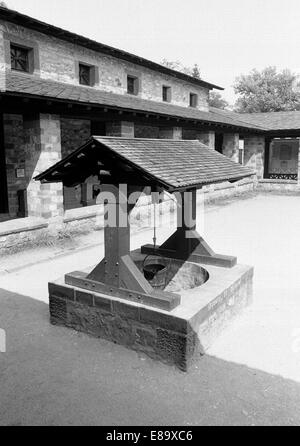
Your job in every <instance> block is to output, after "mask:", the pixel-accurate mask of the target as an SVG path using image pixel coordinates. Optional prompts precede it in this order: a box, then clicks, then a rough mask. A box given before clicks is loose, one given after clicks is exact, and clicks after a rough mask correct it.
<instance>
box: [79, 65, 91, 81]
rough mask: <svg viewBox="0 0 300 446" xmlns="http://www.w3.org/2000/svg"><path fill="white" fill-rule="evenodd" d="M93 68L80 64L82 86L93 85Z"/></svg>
mask: <svg viewBox="0 0 300 446" xmlns="http://www.w3.org/2000/svg"><path fill="white" fill-rule="evenodd" d="M91 71H92V69H91V67H89V66H88V65H83V64H79V83H80V84H81V85H89V86H91V85H92V76H91Z"/></svg>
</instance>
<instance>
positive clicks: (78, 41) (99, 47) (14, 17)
mask: <svg viewBox="0 0 300 446" xmlns="http://www.w3.org/2000/svg"><path fill="white" fill-rule="evenodd" d="M0 19H1V20H6V21H9V22H12V23H15V24H16V25H21V26H25V27H27V28H29V29H32V30H35V31H37V32H40V33H43V34H46V35H49V36H52V37H55V38H57V39H61V40H65V41H67V42H70V43H71V44H73V45H79V46H82V47H84V48H88V49H90V50H93V51H96V52H99V53H100V54H107V55H110V56H112V57H115V58H118V59H121V60H126V61H128V62H131V63H133V64H136V65H140V66H143V67H147V68H150V69H151V70H154V71H158V72H160V73H164V74H166V75H169V76H172V77H176V78H177V79H182V80H185V81H187V82H191V83H193V84H196V85H199V86H201V87H204V88H209V89H210V90H212V89H214V88H215V89H217V90H224V88H222V87H219V86H218V85H215V84H211V83H210V82H206V81H204V80H202V79H197V78H195V77H192V76H189V75H187V74H185V73H182V72H180V71H176V70H172V69H170V68H168V67H165V66H163V65H160V64H158V63H156V62H152V61H151V60H148V59H145V58H143V57H140V56H137V55H135V54H131V53H128V52H127V51H123V50H120V49H118V48H114V47H111V46H109V45H105V44H103V43H100V42H97V41H95V40H91V39H88V38H87V37H84V36H80V35H79V34H75V33H72V32H70V31H67V30H64V29H62V28H58V27H57V26H53V25H50V24H49V23H45V22H42V21H40V20H37V19H35V18H33V17H30V16H27V15H25V14H21V13H20V12H18V11H14V10H12V9H9V8H6V7H2V6H0Z"/></svg>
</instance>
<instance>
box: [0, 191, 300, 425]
mask: <svg viewBox="0 0 300 446" xmlns="http://www.w3.org/2000/svg"><path fill="white" fill-rule="evenodd" d="M298 203H299V197H293V196H274V195H268V196H264V195H259V196H257V197H253V198H251V199H248V200H243V201H235V202H232V203H231V204H229V205H228V206H217V207H214V208H209V209H208V210H207V212H206V216H205V233H206V234H205V236H206V238H207V240H208V241H209V242H210V243H211V245H212V246H213V247H214V248H215V249H216V250H217V251H219V252H220V253H226V254H237V255H238V256H239V261H240V262H241V263H248V264H254V265H255V268H256V277H255V303H254V305H253V307H252V308H251V309H250V310H248V311H247V312H245V313H244V314H243V315H242V316H241V317H240V318H239V319H238V320H237V321H236V322H235V323H234V324H233V325H232V326H231V327H230V328H229V329H228V330H226V331H225V332H224V333H223V335H222V337H221V338H220V339H219V340H218V341H217V342H216V343H215V344H214V346H213V347H212V348H211V350H210V352H209V355H208V356H206V357H205V358H203V359H202V360H201V361H199V362H198V363H197V364H195V366H194V367H193V369H192V370H191V372H190V373H189V374H183V373H181V372H179V371H177V370H176V369H173V368H168V367H166V366H164V365H162V364H160V363H157V362H153V361H151V360H149V359H147V358H145V357H143V356H139V355H137V354H136V353H134V352H131V351H128V350H126V349H124V348H122V347H119V346H117V345H113V344H110V343H108V342H105V341H101V340H100V341H99V340H95V339H92V338H89V337H88V336H85V335H82V334H78V333H75V332H72V331H70V330H67V329H64V328H57V327H52V326H50V324H49V322H48V307H47V304H46V302H47V282H48V280H52V279H55V278H57V277H58V276H60V275H62V274H63V273H65V272H69V271H72V270H75V269H80V268H83V267H86V266H88V265H92V264H94V263H95V262H96V261H97V260H98V258H99V257H100V258H101V255H102V251H103V249H102V246H101V245H100V246H96V247H95V248H93V249H89V250H86V251H82V252H81V253H80V255H76V254H74V253H73V254H70V255H68V256H67V257H64V258H59V259H57V260H54V261H49V262H46V263H41V264H39V265H36V266H32V267H30V268H27V269H24V270H22V271H18V272H17V273H13V274H8V275H5V276H0V287H1V290H0V299H1V300H0V327H1V328H3V329H5V330H6V332H7V349H8V351H7V353H5V354H1V353H0V382H1V386H0V424H2V425H14V424H16V425H28V424H34V425H45V424H46V425H78V424H80V425H114V426H117V425H172V424H173V425H177V424H178V425H182V424H183V425H261V424H263V425H281V424H283V425H289V424H292V425H295V424H296V425H298V424H300V384H299V383H300V296H299V294H300V291H299V290H300V274H299V272H298V271H299V270H300V260H299V256H298V253H299V252H300V249H299V248H300V238H299V236H298V228H299V223H300V210H299V204H298ZM171 231H172V228H171V227H170V225H164V228H163V229H162V231H161V238H164V237H166V236H167V234H168V233H169V232H171ZM100 237H101V233H99V238H100ZM151 237H152V234H151V232H147V233H145V232H143V233H139V234H137V235H136V236H135V237H134V246H139V245H140V244H141V243H145V242H148V241H150V240H151Z"/></svg>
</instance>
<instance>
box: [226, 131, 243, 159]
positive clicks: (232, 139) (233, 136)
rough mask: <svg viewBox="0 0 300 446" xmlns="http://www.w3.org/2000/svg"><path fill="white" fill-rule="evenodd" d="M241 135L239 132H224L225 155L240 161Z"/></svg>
mask: <svg viewBox="0 0 300 446" xmlns="http://www.w3.org/2000/svg"><path fill="white" fill-rule="evenodd" d="M239 148H240V137H239V134H238V133H224V139H223V155H225V156H227V157H228V158H230V159H232V161H235V162H236V163H238V162H239Z"/></svg>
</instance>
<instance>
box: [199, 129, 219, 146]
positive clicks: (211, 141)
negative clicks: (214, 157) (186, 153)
mask: <svg viewBox="0 0 300 446" xmlns="http://www.w3.org/2000/svg"><path fill="white" fill-rule="evenodd" d="M215 137H216V135H215V132H197V134H196V139H199V141H200V142H202V144H205V145H206V146H207V147H209V148H210V149H214V148H215Z"/></svg>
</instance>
